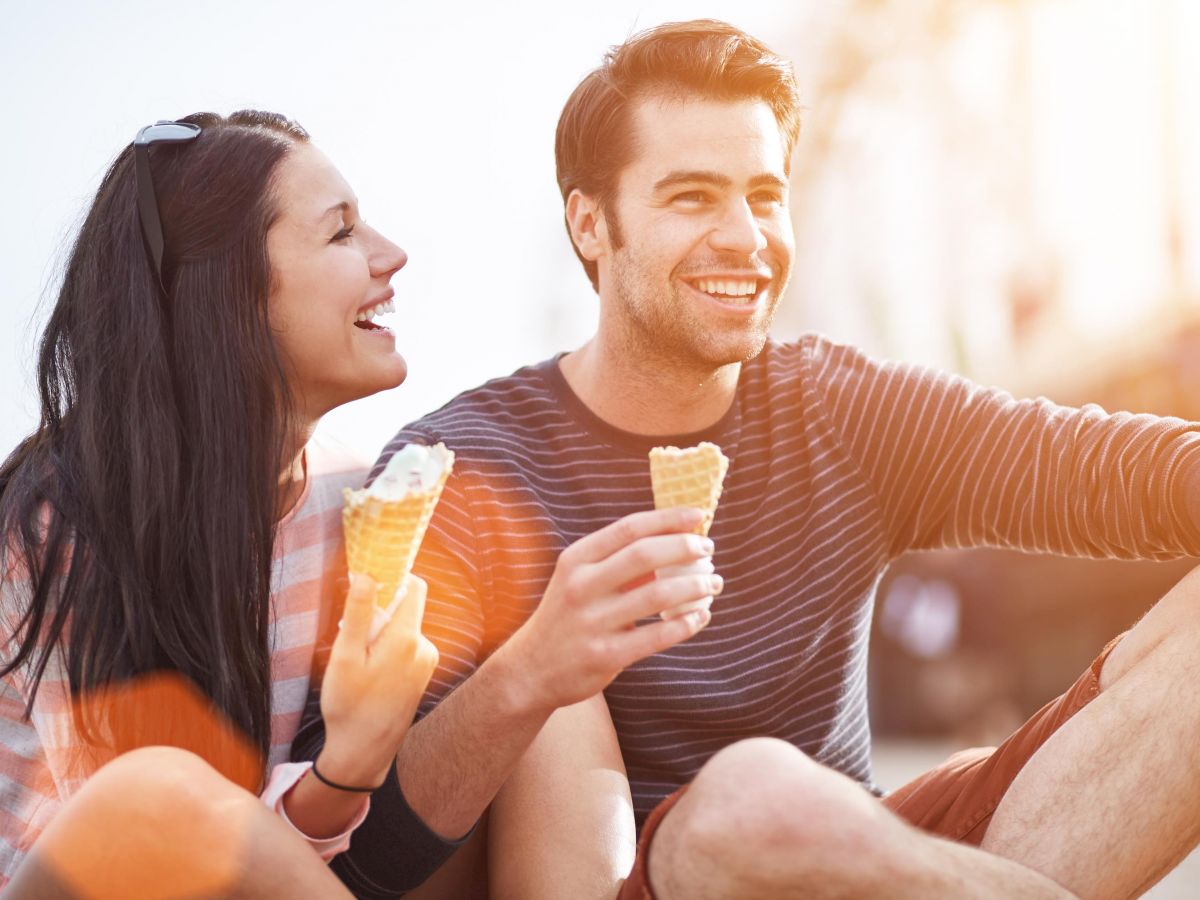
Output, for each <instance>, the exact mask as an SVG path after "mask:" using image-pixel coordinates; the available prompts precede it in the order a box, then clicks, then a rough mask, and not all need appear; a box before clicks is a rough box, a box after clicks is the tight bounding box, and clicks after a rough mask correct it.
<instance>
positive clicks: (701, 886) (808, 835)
mask: <svg viewBox="0 0 1200 900" xmlns="http://www.w3.org/2000/svg"><path fill="white" fill-rule="evenodd" d="M647 862H648V866H649V880H650V884H651V886H652V887H653V890H654V895H655V897H656V900H682V898H689V900H705V898H710V897H711V898H718V897H720V898H730V900H737V898H761V897H767V896H769V897H772V898H780V900H784V898H788V897H796V898H801V897H803V898H824V897H831V898H832V897H885V896H886V897H890V898H898V900H903V898H909V897H911V898H922V900H924V898H929V897H955V898H971V897H979V898H984V897H987V898H994V897H1006V898H1035V897H1036V898H1042V897H1047V898H1049V897H1058V898H1061V897H1069V896H1070V894H1069V893H1068V892H1067V891H1065V890H1063V889H1062V888H1061V887H1059V886H1058V885H1057V884H1055V883H1054V882H1053V881H1051V880H1050V879H1048V878H1046V877H1045V876H1043V875H1040V874H1038V873H1036V872H1033V871H1031V870H1029V869H1027V868H1026V867H1024V866H1022V865H1019V864H1016V863H1013V862H1012V861H1010V860H1007V859H1003V858H1001V857H998V856H993V855H991V854H988V853H984V852H983V851H981V850H977V849H975V848H973V847H967V846H963V845H959V844H954V843H951V842H949V841H945V840H942V839H940V838H936V837H933V836H931V835H928V834H925V833H923V832H921V831H918V830H917V829H916V828H913V827H912V826H910V825H908V824H907V823H906V822H904V821H902V820H901V819H900V818H899V817H897V816H896V815H894V814H892V813H891V812H889V811H888V810H887V809H885V808H884V807H883V805H882V804H881V803H879V801H877V800H876V799H874V798H873V797H871V796H870V794H868V793H867V792H866V791H864V790H863V789H862V787H861V786H860V785H858V784H857V783H855V782H854V781H852V780H850V779H849V778H846V777H845V776H843V775H840V774H838V773H836V772H834V771H832V770H830V769H828V768H826V767H824V766H821V765H818V764H817V763H815V762H813V761H811V760H810V759H809V758H808V757H806V756H805V755H804V754H803V753H801V752H800V751H799V750H797V749H795V748H794V747H792V746H791V745H790V744H787V743H784V742H782V741H777V740H773V739H769V738H759V739H753V740H747V741H742V742H740V743H738V744H734V745H732V746H730V747H727V748H726V749H725V750H722V751H721V752H720V753H718V754H717V755H716V756H714V757H713V758H712V759H711V760H709V762H708V764H707V765H706V766H705V767H704V768H703V769H702V770H701V771H700V774H699V775H697V776H696V779H695V780H694V781H693V782H692V784H691V786H690V787H689V788H688V790H687V793H685V794H684V795H683V796H682V797H681V798H680V800H679V802H678V803H677V804H676V806H675V807H674V808H673V809H672V810H671V811H670V812H669V813H667V815H666V817H665V818H664V819H663V821H662V823H661V825H660V826H659V828H658V830H657V831H656V832H655V834H654V838H653V843H652V844H651V846H650V853H649V859H648V861H647ZM623 896H624V895H623Z"/></svg>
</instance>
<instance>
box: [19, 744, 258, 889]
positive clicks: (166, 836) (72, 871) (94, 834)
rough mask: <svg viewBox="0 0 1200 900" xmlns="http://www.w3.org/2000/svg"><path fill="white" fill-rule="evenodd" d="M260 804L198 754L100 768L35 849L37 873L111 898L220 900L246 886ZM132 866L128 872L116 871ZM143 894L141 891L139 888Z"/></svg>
mask: <svg viewBox="0 0 1200 900" xmlns="http://www.w3.org/2000/svg"><path fill="white" fill-rule="evenodd" d="M263 815H270V813H269V812H268V811H267V809H266V807H265V806H263V804H262V803H261V802H260V801H259V800H258V798H256V797H255V796H254V795H253V794H250V793H248V792H246V791H244V790H242V789H241V788H239V787H237V786H236V785H234V784H233V783H232V782H230V781H228V780H226V779H225V778H223V777H222V776H221V775H220V774H218V773H217V771H216V770H215V769H213V768H212V767H211V766H209V765H208V764H207V763H206V762H204V761H203V760H202V759H200V757H198V756H196V755H195V754H192V753H188V752H187V751H184V750H178V749H175V748H171V747H147V748H142V749H139V750H134V751H131V752H129V753H126V754H123V755H121V756H119V757H117V758H116V759H114V760H113V761H112V762H110V763H108V764H106V765H105V766H103V767H101V768H100V769H99V770H97V772H96V773H95V774H94V775H93V776H92V777H91V778H89V779H88V781H87V782H86V783H85V784H84V786H83V787H82V788H81V789H80V790H79V791H78V792H77V793H76V794H75V795H74V796H73V797H72V798H71V799H70V800H69V801H68V802H67V803H66V804H65V805H64V807H63V808H62V810H60V811H59V813H58V814H57V815H56V816H55V818H54V819H53V820H52V821H51V823H50V824H49V826H47V828H46V830H45V832H43V834H42V835H41V837H39V838H38V840H37V841H36V842H35V844H34V852H35V853H36V856H37V860H38V864H39V865H40V866H41V867H42V868H43V869H45V870H47V871H49V872H52V873H53V874H54V875H55V877H57V878H58V879H60V880H61V881H62V882H64V883H66V884H69V885H87V886H88V888H89V890H91V889H93V888H95V887H96V886H97V884H98V882H97V880H96V879H100V881H101V882H103V885H102V886H103V887H104V891H103V892H101V893H102V895H104V896H133V895H132V894H128V893H123V892H124V891H126V889H127V888H131V887H132V886H135V885H141V886H142V887H145V886H146V885H150V886H155V885H162V886H163V888H164V889H166V888H168V887H170V886H172V885H175V886H180V885H181V886H183V887H184V888H186V889H187V890H186V891H184V893H186V892H188V891H191V892H192V893H196V894H213V893H215V894H220V893H221V892H222V891H228V890H230V889H231V888H232V887H233V886H234V885H236V884H237V883H238V881H239V879H240V878H241V877H242V874H243V873H242V868H243V867H244V865H245V862H246V859H247V855H248V852H249V848H250V843H251V840H252V838H253V834H254V829H255V825H256V823H257V822H259V821H261V820H260V818H259V817H260V816H263ZM121 860H126V861H130V860H134V861H136V865H133V866H121V865H117V864H116V862H117V861H121ZM139 890H140V888H139Z"/></svg>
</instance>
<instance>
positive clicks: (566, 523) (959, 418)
mask: <svg viewBox="0 0 1200 900" xmlns="http://www.w3.org/2000/svg"><path fill="white" fill-rule="evenodd" d="M646 430H648V431H650V430H653V429H652V423H647V429H646ZM702 440H707V441H712V442H714V443H716V444H718V445H720V446H721V448H722V449H723V450H724V452H725V455H726V456H728V457H729V459H730V466H729V473H728V475H727V477H726V479H725V489H724V493H723V494H722V497H721V504H720V507H719V508H718V510H717V514H716V520H715V522H714V524H713V527H712V531H711V532H710V535H711V537H712V539H713V541H714V542H715V545H716V554H715V556H714V559H713V561H714V563H715V565H716V567H717V571H718V572H720V573H721V574H722V575H723V576H724V579H725V590H724V593H722V594H721V596H720V597H718V598H717V600H716V602H715V603H714V604H713V608H712V613H713V616H712V622H711V623H710V624H709V626H708V627H707V628H706V629H704V630H703V631H702V632H700V634H698V635H697V636H696V637H695V638H693V639H692V640H690V641H688V642H686V643H684V644H681V645H679V646H677V647H673V648H671V649H670V650H667V651H665V652H663V653H659V654H657V655H656V656H653V657H651V658H649V659H646V660H643V661H641V662H639V663H637V664H636V665H634V666H632V667H630V668H629V669H627V670H626V671H624V672H623V673H621V674H620V675H619V676H618V677H617V678H616V680H615V681H614V682H613V683H612V685H611V686H610V687H609V688H608V689H607V691H606V692H605V693H606V696H607V698H608V704H609V708H610V710H611V712H612V717H613V722H614V723H615V725H616V730H617V734H618V736H619V739H620V744H621V749H622V752H623V754H624V757H625V763H626V766H627V768H628V772H629V778H630V782H631V785H632V789H633V797H634V806H635V811H636V815H637V822H638V826H639V828H640V827H641V824H642V822H643V821H644V820H645V817H646V815H647V814H648V813H649V812H650V810H651V809H652V808H653V807H654V806H655V805H656V804H657V803H658V802H659V801H660V800H662V799H663V798H664V797H665V796H666V795H667V794H668V793H670V792H671V791H673V790H674V789H675V788H677V787H679V786H680V785H682V784H684V783H685V782H687V781H689V780H690V779H691V778H692V777H693V776H694V775H695V774H696V772H697V771H698V770H699V769H700V767H701V766H702V765H703V764H704V762H705V761H706V760H708V759H709V758H710V757H711V756H712V755H713V754H714V753H716V752H717V751H718V750H720V749H721V748H722V747H725V746H726V745H728V744H730V743H731V742H733V741H736V740H738V739H740V738H746V737H751V736H763V735H766V736H773V737H777V738H781V739H783V740H786V741H788V742H789V743H791V744H793V745H795V746H796V747H798V748H800V749H801V750H803V751H804V752H805V753H807V754H808V755H809V756H811V757H812V758H813V759H815V760H817V761H819V762H821V763H824V764H826V765H828V766H831V767H833V768H834V769H837V770H838V771H840V772H843V773H845V774H846V775H848V776H850V777H852V778H854V779H857V780H859V781H860V782H862V783H863V784H864V785H866V786H867V787H873V784H872V776H871V757H870V749H871V743H870V730H869V727H868V721H867V639H868V633H869V630H870V620H871V612H872V608H873V602H874V590H875V586H876V584H877V582H878V580H879V577H880V575H881V574H882V572H883V570H884V568H885V567H886V566H887V564H888V562H889V561H890V560H892V559H894V558H896V557H897V556H899V555H900V554H902V553H904V552H905V551H908V550H920V549H933V548H942V547H974V546H994V547H1011V548H1019V549H1022V550H1028V551H1039V552H1047V553H1058V554H1066V555H1074V556H1110V557H1121V558H1150V559H1167V558H1172V557H1177V556H1183V555H1200V529H1198V528H1197V525H1196V523H1195V522H1194V521H1193V519H1192V515H1191V512H1190V510H1189V506H1188V497H1187V495H1186V485H1189V484H1197V482H1196V481H1195V480H1194V478H1195V474H1196V473H1197V472H1200V469H1198V468H1197V461H1198V459H1200V425H1197V424H1195V423H1189V422H1184V421H1182V420H1179V419H1169V418H1158V417H1154V416H1148V415H1132V414H1129V413H1118V414H1115V415H1108V414H1107V413H1105V412H1104V410H1102V409H1100V408H1099V407H1097V406H1086V407H1083V408H1082V409H1069V408H1065V407H1060V406H1055V405H1054V404H1052V403H1050V402H1049V401H1047V400H1045V399H1037V400H1016V399H1014V398H1013V397H1012V396H1010V395H1009V394H1007V393H1004V392H1003V391H999V390H995V389H989V388H983V387H980V386H978V385H975V384H972V383H971V382H969V381H966V380H965V379H963V378H960V377H957V376H953V375H946V374H943V373H939V372H936V371H933V370H930V369H927V368H923V367H920V366H914V365H906V364H897V363H886V362H878V361H874V360H872V359H870V358H868V357H867V356H865V355H864V354H862V353H861V352H859V351H858V350H856V349H854V348H851V347H846V346H841V345H837V344H834V343H831V342H830V341H828V340H827V339H825V338H822V337H819V336H816V335H809V336H805V337H803V338H801V339H800V340H799V341H797V342H794V343H786V344H785V343H775V342H771V343H768V345H767V346H766V348H765V349H764V350H763V352H762V353H761V354H760V355H759V356H758V357H757V358H755V359H754V360H752V361H751V362H748V363H746V364H745V365H744V366H743V367H742V371H741V375H740V378H739V381H738V386H737V391H736V397H735V399H734V402H733V405H732V406H731V407H730V409H729V410H728V412H727V413H726V414H725V416H724V417H723V418H722V419H721V420H720V421H719V422H717V423H716V424H715V425H714V426H713V427H711V428H709V429H706V430H705V431H703V432H698V433H695V434H687V435H674V436H658V437H645V436H642V435H638V434H632V433H629V432H625V431H621V430H619V429H616V428H614V427H612V426H611V425H609V424H607V423H605V422H604V421H602V420H600V419H599V418H597V417H596V416H595V415H594V414H593V413H592V412H591V411H590V410H589V409H588V408H587V407H586V406H585V405H584V404H583V403H582V401H581V400H580V399H579V398H578V397H577V396H576V395H575V394H574V393H573V392H572V391H571V389H570V387H569V386H568V385H567V383H566V381H565V379H564V378H563V376H562V374H561V372H560V371H559V368H558V364H557V358H555V359H552V360H548V361H547V362H544V363H542V364H540V365H537V366H531V367H527V368H523V369H520V370H519V371H517V372H515V373H513V374H512V375H510V376H508V377H506V378H500V379H497V380H494V381H490V382H488V383H487V384H485V385H483V386H481V387H479V388H476V389H474V390H471V391H468V392H466V393H464V394H462V395H460V396H459V397H457V398H456V399H454V400H453V401H451V402H450V403H449V404H447V405H446V406H445V407H443V408H442V409H440V410H438V411H437V412H434V413H432V414H430V415H428V416H425V417H424V418H422V419H420V420H419V421H417V422H415V423H413V424H412V425H410V426H408V427H407V428H405V429H404V430H402V431H401V432H400V433H399V434H397V435H396V437H395V438H394V439H393V440H392V441H391V442H390V443H389V444H388V445H387V447H386V448H385V450H384V452H383V455H382V456H381V458H380V460H379V462H378V463H377V465H376V467H375V470H374V473H373V474H377V473H378V472H379V471H381V469H382V467H383V465H384V464H385V463H386V461H387V459H388V458H389V457H390V456H391V454H392V453H394V452H395V451H396V450H397V449H399V448H400V447H402V446H403V445H404V444H406V443H409V442H414V441H415V442H419V443H424V444H432V443H436V442H438V441H443V442H445V444H446V445H447V446H448V447H450V448H451V449H453V450H454V452H455V454H456V457H457V459H456V463H455V470H454V474H453V476H452V477H451V479H450V480H449V482H448V483H447V486H446V489H445V493H444V494H443V497H442V500H441V503H440V505H439V506H438V508H437V513H436V514H435V516H434V519H433V522H432V524H431V527H430V530H429V533H428V535H427V536H426V538H425V543H424V545H423V548H422V551H421V554H420V557H419V559H418V561H417V565H416V571H417V572H418V574H420V575H421V576H422V577H423V578H425V579H426V580H427V581H428V582H429V599H428V605H427V607H426V613H425V633H426V634H427V635H428V636H429V637H430V638H431V639H432V640H433V641H434V642H435V643H436V644H437V646H438V649H439V650H440V651H441V663H440V665H439V669H438V671H437V673H436V675H435V676H434V679H433V681H432V683H431V684H430V689H429V692H428V693H427V695H426V697H425V699H424V702H423V705H422V711H423V712H428V710H429V709H430V708H432V706H433V705H435V704H436V703H437V702H438V700H439V699H441V698H442V697H443V696H445V694H446V693H447V692H448V691H450V690H451V689H452V688H453V687H454V686H455V685H457V684H459V683H460V682H461V681H462V680H463V679H464V678H466V677H467V676H469V675H470V674H471V673H472V672H473V671H474V670H475V668H476V667H477V666H478V665H479V663H480V662H481V661H482V660H483V659H485V658H486V657H487V655H488V654H489V653H491V652H492V651H494V650H495V649H496V647H497V646H499V644H500V643H502V642H503V641H504V640H505V639H506V638H507V637H508V636H509V635H511V634H512V632H513V631H514V630H515V629H516V628H517V627H519V626H520V625H521V623H523V622H524V621H525V620H526V618H527V617H528V616H529V615H530V613H531V612H532V610H533V609H534V608H535V607H536V605H537V603H538V601H539V599H540V597H541V595H542V591H543V590H544V588H545V585H546V582H547V581H548V579H549V577H550V574H551V572H552V571H553V568H554V563H555V560H556V558H557V556H558V554H559V552H560V551H561V550H563V549H564V548H565V547H566V546H568V545H569V544H571V543H572V542H574V541H576V540H578V539H579V538H581V537H583V536H585V535H587V534H590V533H591V532H593V531H595V530H597V529H598V528H601V527H602V526H604V525H607V524H608V523H610V522H612V521H614V520H615V519H617V518H620V517H621V516H624V515H626V514H628V513H632V512H635V511H638V510H643V509H649V508H652V507H653V505H654V504H653V498H652V494H651V489H650V474H649V465H648V462H647V453H648V451H649V449H650V448H651V447H652V446H657V445H660V444H676V445H678V446H688V445H691V444H695V443H697V442H699V441H702ZM1185 473H1186V474H1187V477H1186V478H1184V477H1182V476H1183V475H1184V474H1185Z"/></svg>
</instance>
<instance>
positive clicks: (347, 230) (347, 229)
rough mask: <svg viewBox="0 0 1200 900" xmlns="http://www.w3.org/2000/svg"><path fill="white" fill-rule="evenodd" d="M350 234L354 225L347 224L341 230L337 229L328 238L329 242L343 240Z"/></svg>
mask: <svg viewBox="0 0 1200 900" xmlns="http://www.w3.org/2000/svg"><path fill="white" fill-rule="evenodd" d="M352 234H354V226H353V225H347V226H346V227H345V228H343V229H342V230H341V231H339V232H338V233H337V234H335V235H334V236H333V237H332V238H330V239H329V242H330V243H333V242H334V241H344V240H346V238H348V237H350V235H352Z"/></svg>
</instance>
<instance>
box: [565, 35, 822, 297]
mask: <svg viewBox="0 0 1200 900" xmlns="http://www.w3.org/2000/svg"><path fill="white" fill-rule="evenodd" d="M647 96H665V97H671V98H679V99H686V98H689V97H693V96H699V97H702V98H705V99H712V100H744V99H754V100H761V101H763V102H765V103H766V104H767V105H768V106H770V108H771V111H772V112H773V113H774V114H775V121H776V123H778V125H779V133H780V136H781V137H782V139H783V142H784V151H785V160H786V159H790V157H791V153H792V148H793V147H794V146H795V144H796V138H797V136H798V135H799V132H800V95H799V90H798V89H797V87H796V76H795V73H794V72H793V70H792V65H791V63H789V62H788V61H787V60H786V59H784V58H783V57H781V56H779V55H778V54H776V53H773V52H772V51H771V50H770V49H769V48H768V47H767V46H766V45H764V44H763V43H762V42H760V41H758V40H755V39H754V38H752V37H751V36H750V35H748V34H746V33H745V32H744V31H740V30H738V29H737V28H734V27H733V26H732V25H728V24H726V23H725V22H718V21H716V20H713V19H697V20H694V21H691V22H672V23H668V24H665V25H659V26H657V27H655V28H648V29H646V30H645V31H641V32H638V33H637V34H635V35H634V36H633V37H631V38H629V40H627V41H625V43H623V44H618V45H617V46H615V47H612V48H610V49H609V51H608V53H606V54H605V56H604V62H603V63H602V64H601V65H600V67H599V68H597V69H594V70H593V71H592V72H591V73H590V74H589V75H588V76H587V77H586V78H584V79H583V81H581V82H580V83H579V86H578V87H576V88H575V90H574V92H573V93H572V94H571V96H570V98H569V99H568V100H567V103H566V106H564V107H563V111H562V115H561V116H560V117H559V120H558V131H557V133H556V135H555V141H554V157H555V163H556V165H557V172H558V188H559V190H560V191H562V197H563V202H564V203H565V202H566V200H567V197H569V196H570V194H571V191H573V190H575V189H579V190H580V191H582V192H583V193H585V194H587V195H589V196H591V197H593V198H594V199H595V200H596V202H597V203H598V204H599V206H600V209H601V210H603V211H604V212H605V213H606V214H607V215H608V219H609V236H610V238H611V240H612V242H613V245H614V246H617V247H619V246H621V236H620V229H619V226H618V224H617V221H616V219H615V218H614V217H613V211H612V201H613V199H614V197H615V195H616V189H617V180H618V178H619V176H620V173H621V170H622V169H624V168H625V166H626V164H627V163H628V162H629V161H630V158H631V157H632V154H633V151H634V149H635V148H634V141H633V139H632V137H631V135H632V115H633V113H632V110H633V106H634V105H635V104H636V103H637V102H638V101H640V100H642V99H644V98H645V97H647ZM567 230H568V234H569V233H570V223H569V222H568V223H567ZM572 246H573V247H574V242H573V241H572ZM575 254H576V255H577V256H579V260H580V262H582V263H583V268H584V270H585V271H586V272H587V274H588V278H589V279H591V282H592V287H593V288H595V289H596V290H597V291H598V290H599V289H600V285H599V274H598V271H597V268H596V264H595V263H594V262H592V261H590V260H586V259H584V258H583V256H582V255H580V254H579V248H578V247H575Z"/></svg>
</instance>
